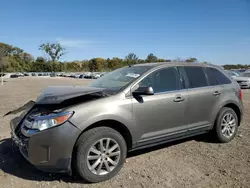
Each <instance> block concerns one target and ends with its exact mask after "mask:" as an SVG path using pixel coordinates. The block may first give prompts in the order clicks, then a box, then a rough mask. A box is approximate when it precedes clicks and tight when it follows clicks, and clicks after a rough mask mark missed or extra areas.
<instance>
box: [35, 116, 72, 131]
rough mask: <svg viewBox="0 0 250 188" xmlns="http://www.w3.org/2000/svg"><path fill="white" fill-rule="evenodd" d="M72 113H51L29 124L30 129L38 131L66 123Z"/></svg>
mask: <svg viewBox="0 0 250 188" xmlns="http://www.w3.org/2000/svg"><path fill="white" fill-rule="evenodd" d="M72 115H73V112H61V113H53V114H48V115H45V116H38V117H36V118H35V119H34V121H33V122H32V123H31V126H30V128H31V129H38V130H40V131H42V130H45V129H48V128H51V127H54V126H57V125H60V124H62V123H64V122H65V121H67V120H68V119H69V118H70V117H71V116H72Z"/></svg>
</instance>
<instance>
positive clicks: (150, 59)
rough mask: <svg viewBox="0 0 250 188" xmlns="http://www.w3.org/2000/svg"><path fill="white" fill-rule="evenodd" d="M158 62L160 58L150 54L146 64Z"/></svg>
mask: <svg viewBox="0 0 250 188" xmlns="http://www.w3.org/2000/svg"><path fill="white" fill-rule="evenodd" d="M157 60H158V58H157V57H156V56H155V55H154V54H153V53H150V54H149V55H148V56H147V59H146V62H148V63H151V62H157Z"/></svg>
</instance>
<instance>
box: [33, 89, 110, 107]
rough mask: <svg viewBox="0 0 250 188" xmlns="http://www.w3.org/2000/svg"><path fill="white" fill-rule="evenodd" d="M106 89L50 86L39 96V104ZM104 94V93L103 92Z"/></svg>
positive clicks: (60, 100)
mask: <svg viewBox="0 0 250 188" xmlns="http://www.w3.org/2000/svg"><path fill="white" fill-rule="evenodd" d="M104 90H105V89H103V88H95V87H85V86H49V87H47V88H46V89H45V90H43V92H42V93H41V94H40V96H39V97H38V98H37V100H36V103H37V104H59V103H61V102H63V101H65V100H67V99H71V98H76V97H80V96H84V95H89V94H94V93H100V92H101V93H102V92H103V91H104ZM103 94H104V93H103Z"/></svg>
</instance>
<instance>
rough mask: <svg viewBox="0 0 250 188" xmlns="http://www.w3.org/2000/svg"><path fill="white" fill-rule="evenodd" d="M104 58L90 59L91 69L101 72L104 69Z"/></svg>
mask: <svg viewBox="0 0 250 188" xmlns="http://www.w3.org/2000/svg"><path fill="white" fill-rule="evenodd" d="M103 64H104V59H103V58H93V59H91V60H90V61H89V70H90V71H95V72H100V71H102V69H103Z"/></svg>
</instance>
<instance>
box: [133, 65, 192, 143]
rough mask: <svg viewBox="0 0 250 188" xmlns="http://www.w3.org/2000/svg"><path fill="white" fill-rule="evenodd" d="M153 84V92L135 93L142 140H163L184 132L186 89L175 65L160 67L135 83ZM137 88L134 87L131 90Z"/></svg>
mask: <svg viewBox="0 0 250 188" xmlns="http://www.w3.org/2000/svg"><path fill="white" fill-rule="evenodd" d="M138 86H151V87H152V88H153V90H154V95H149V96H145V95H144V96H139V97H133V99H132V104H133V116H134V119H135V120H136V125H137V128H138V129H139V131H140V133H141V138H140V140H139V143H146V142H154V141H163V140H166V139H169V138H173V137H177V136H181V135H184V134H185V131H186V127H185V121H186V116H185V112H186V106H187V101H188V97H187V92H186V91H185V90H181V80H180V76H179V73H178V69H177V68H175V67H168V68H161V69H158V70H155V71H154V72H152V73H150V74H149V75H147V76H146V77H144V78H143V79H142V80H141V81H140V82H139V83H138V84H137V85H136V86H135V87H138ZM133 89H135V88H132V90H133Z"/></svg>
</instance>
